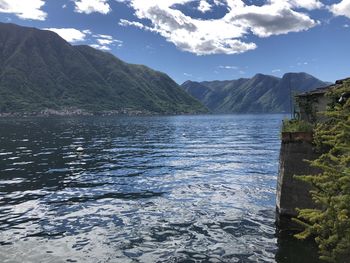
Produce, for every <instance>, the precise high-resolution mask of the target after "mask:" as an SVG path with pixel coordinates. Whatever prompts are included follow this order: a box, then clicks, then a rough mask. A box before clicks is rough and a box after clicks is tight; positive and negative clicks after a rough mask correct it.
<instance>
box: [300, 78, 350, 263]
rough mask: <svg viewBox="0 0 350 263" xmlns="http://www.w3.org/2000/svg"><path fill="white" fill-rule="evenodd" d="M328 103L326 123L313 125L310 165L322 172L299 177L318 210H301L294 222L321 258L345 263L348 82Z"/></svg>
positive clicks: (349, 243)
mask: <svg viewBox="0 0 350 263" xmlns="http://www.w3.org/2000/svg"><path fill="white" fill-rule="evenodd" d="M328 96H330V97H331V98H332V101H333V102H332V103H331V105H330V106H329V108H328V110H327V111H326V113H325V114H326V116H327V120H326V121H325V122H323V123H319V124H317V127H316V129H315V142H316V145H317V146H318V148H319V150H320V151H321V152H324V154H322V155H321V156H320V157H319V158H318V159H316V160H315V161H313V162H311V164H312V165H313V166H314V167H317V168H319V169H320V170H321V171H322V172H321V173H320V174H318V175H309V176H302V177H300V179H301V180H303V181H306V182H309V183H310V184H311V185H312V186H313V188H314V190H313V191H311V194H312V197H313V200H314V201H315V202H316V203H317V204H318V205H319V207H320V208H319V209H302V210H300V211H299V215H298V218H299V219H296V221H297V222H299V223H300V224H302V225H303V226H304V228H305V230H304V232H302V233H300V234H298V235H297V237H298V238H301V239H305V238H307V237H315V241H316V243H317V244H318V246H319V250H320V255H321V259H323V260H326V261H329V262H349V259H350V99H349V96H350V81H349V80H348V81H345V82H344V83H343V84H342V86H341V87H340V88H337V89H334V90H331V91H330V92H329V94H328Z"/></svg>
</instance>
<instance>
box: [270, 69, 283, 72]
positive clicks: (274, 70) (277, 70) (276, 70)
mask: <svg viewBox="0 0 350 263" xmlns="http://www.w3.org/2000/svg"><path fill="white" fill-rule="evenodd" d="M271 72H272V73H278V72H281V70H280V69H273V70H272V71H271Z"/></svg>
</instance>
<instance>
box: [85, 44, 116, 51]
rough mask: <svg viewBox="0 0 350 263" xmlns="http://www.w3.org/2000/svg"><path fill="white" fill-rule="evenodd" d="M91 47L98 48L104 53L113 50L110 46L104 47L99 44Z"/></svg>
mask: <svg viewBox="0 0 350 263" xmlns="http://www.w3.org/2000/svg"><path fill="white" fill-rule="evenodd" d="M90 47H93V48H96V49H100V50H103V51H109V50H111V48H110V47H109V46H104V45H99V44H91V45H90Z"/></svg>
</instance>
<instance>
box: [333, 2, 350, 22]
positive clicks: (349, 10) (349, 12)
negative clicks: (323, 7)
mask: <svg viewBox="0 0 350 263" xmlns="http://www.w3.org/2000/svg"><path fill="white" fill-rule="evenodd" d="M330 11H331V12H332V13H333V14H334V15H336V16H346V17H348V18H350V0H343V1H341V2H340V3H338V4H334V5H332V6H331V7H330Z"/></svg>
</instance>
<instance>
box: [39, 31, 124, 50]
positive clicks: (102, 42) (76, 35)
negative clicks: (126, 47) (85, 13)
mask: <svg viewBox="0 0 350 263" xmlns="http://www.w3.org/2000/svg"><path fill="white" fill-rule="evenodd" d="M45 30H50V31H53V32H55V33H57V34H58V35H59V36H61V37H62V38H63V39H65V40H66V41H68V42H70V43H73V44H74V43H77V42H85V43H86V42H87V43H89V42H90V43H91V42H92V44H90V46H91V47H93V48H97V49H100V50H106V51H107V50H111V48H112V47H113V46H116V47H122V46H123V41H121V40H118V39H114V38H113V36H110V35H103V34H93V33H92V32H91V30H89V29H85V30H78V29H75V28H45Z"/></svg>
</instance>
